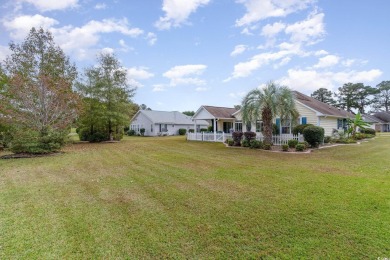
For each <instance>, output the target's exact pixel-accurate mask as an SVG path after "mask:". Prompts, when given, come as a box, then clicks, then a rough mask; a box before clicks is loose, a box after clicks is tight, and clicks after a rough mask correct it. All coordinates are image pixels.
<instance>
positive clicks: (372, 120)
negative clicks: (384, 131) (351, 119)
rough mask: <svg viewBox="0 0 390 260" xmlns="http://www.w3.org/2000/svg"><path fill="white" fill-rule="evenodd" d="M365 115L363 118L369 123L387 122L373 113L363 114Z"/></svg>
mask: <svg viewBox="0 0 390 260" xmlns="http://www.w3.org/2000/svg"><path fill="white" fill-rule="evenodd" d="M362 117H363V120H364V121H366V122H368V123H380V124H383V123H386V122H385V121H383V120H381V119H379V118H377V117H375V116H373V115H366V114H364V115H362Z"/></svg>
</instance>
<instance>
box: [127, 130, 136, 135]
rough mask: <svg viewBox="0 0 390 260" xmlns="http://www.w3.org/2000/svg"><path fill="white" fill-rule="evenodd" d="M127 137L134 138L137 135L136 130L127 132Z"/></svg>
mask: <svg viewBox="0 0 390 260" xmlns="http://www.w3.org/2000/svg"><path fill="white" fill-rule="evenodd" d="M127 135H128V136H134V135H135V130H133V129H130V130H129V131H127Z"/></svg>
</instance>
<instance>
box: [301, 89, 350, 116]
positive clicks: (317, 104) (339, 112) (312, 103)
mask: <svg viewBox="0 0 390 260" xmlns="http://www.w3.org/2000/svg"><path fill="white" fill-rule="evenodd" d="M293 92H294V95H295V98H296V100H297V101H298V102H301V103H302V104H303V105H305V106H308V107H309V108H311V109H313V110H315V111H317V112H319V113H321V114H323V115H324V116H334V117H343V118H351V117H354V115H353V114H352V113H351V112H348V111H346V110H343V109H339V108H336V107H334V106H332V105H329V104H326V103H324V102H321V101H319V100H317V99H315V98H312V97H309V96H306V95H305V94H302V93H300V92H298V91H293Z"/></svg>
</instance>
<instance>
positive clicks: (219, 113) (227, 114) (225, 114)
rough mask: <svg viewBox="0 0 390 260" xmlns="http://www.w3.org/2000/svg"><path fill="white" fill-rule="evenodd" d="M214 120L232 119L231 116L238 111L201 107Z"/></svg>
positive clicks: (229, 108) (225, 108) (226, 108)
mask: <svg viewBox="0 0 390 260" xmlns="http://www.w3.org/2000/svg"><path fill="white" fill-rule="evenodd" d="M203 108H204V109H206V110H207V111H208V112H209V113H210V114H211V115H213V116H214V117H215V118H234V116H233V114H234V113H235V112H237V111H238V110H237V109H235V108H231V107H214V106H203Z"/></svg>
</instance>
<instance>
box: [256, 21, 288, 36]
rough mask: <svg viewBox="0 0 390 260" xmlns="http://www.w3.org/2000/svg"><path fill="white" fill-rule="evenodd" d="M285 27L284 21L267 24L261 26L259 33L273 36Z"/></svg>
mask: <svg viewBox="0 0 390 260" xmlns="http://www.w3.org/2000/svg"><path fill="white" fill-rule="evenodd" d="M284 28H286V25H285V24H284V23H280V22H278V23H273V24H267V25H265V26H264V27H263V29H262V30H261V35H263V36H265V37H274V36H275V35H276V34H278V33H280V32H281V31H283V30H284Z"/></svg>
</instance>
